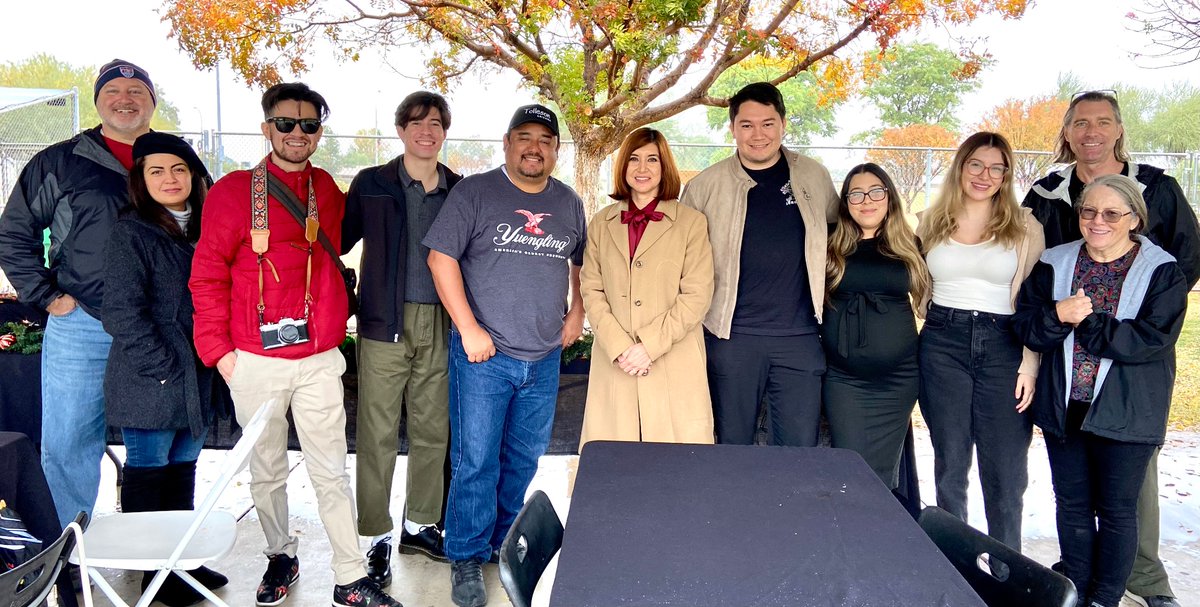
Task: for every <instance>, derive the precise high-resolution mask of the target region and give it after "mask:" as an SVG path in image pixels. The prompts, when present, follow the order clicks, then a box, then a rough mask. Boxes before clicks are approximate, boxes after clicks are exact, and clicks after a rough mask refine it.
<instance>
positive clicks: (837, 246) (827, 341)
mask: <svg viewBox="0 0 1200 607" xmlns="http://www.w3.org/2000/svg"><path fill="white" fill-rule="evenodd" d="M828 260H829V261H828V264H827V267H826V277H827V280H826V300H825V321H824V323H823V324H822V325H821V339H822V342H823V344H824V346H825V356H826V361H827V364H828V370H827V371H826V373H825V385H824V403H823V404H824V409H825V417H826V418H827V419H828V420H829V427H830V432H831V434H832V439H833V446H834V447H839V448H845V449H853V450H854V451H857V452H858V453H859V454H861V455H862V456H863V459H865V460H866V461H867V463H868V464H870V466H871V468H872V469H874V470H875V474H877V475H879V478H880V479H881V480H883V482H884V484H886V485H887V486H888V488H889V489H895V488H896V486H897V484H898V475H899V465H900V451H901V448H902V447H903V445H904V436H905V433H906V431H907V429H908V421H909V416H910V415H911V414H912V410H913V406H914V405H915V404H916V400H917V327H916V320H915V318H914V315H913V305H912V301H921V298H922V297H923V295H924V294H925V293H926V292H927V291H928V290H929V273H928V270H927V269H926V268H925V261H924V260H923V259H922V257H921V253H920V249H919V248H918V246H917V240H916V237H915V236H914V235H913V231H912V228H911V227H910V226H909V225H908V222H906V221H905V219H904V213H903V211H902V210H901V208H900V198H899V196H897V194H896V186H895V185H893V183H892V179H891V178H890V177H888V174H887V173H886V172H884V170H883V169H882V168H880V167H879V166H878V165H875V164H873V163H866V164H861V165H859V166H856V167H854V168H853V169H851V170H850V173H849V174H848V175H847V176H846V180H845V182H843V183H842V195H841V205H840V207H839V208H838V221H837V223H836V224H835V226H834V230H833V233H832V234H831V235H830V237H829V257H828Z"/></svg>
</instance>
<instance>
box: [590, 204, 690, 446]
mask: <svg viewBox="0 0 1200 607" xmlns="http://www.w3.org/2000/svg"><path fill="white" fill-rule="evenodd" d="M628 208H629V206H628V203H625V202H620V203H616V204H612V205H609V206H607V207H605V208H603V209H601V210H600V212H598V213H596V215H595V217H593V218H592V222H591V224H590V225H589V226H588V242H587V248H586V249H585V250H584V254H583V269H582V270H580V274H579V277H580V284H581V289H582V291H583V303H584V309H585V310H586V311H587V317H588V322H589V323H590V324H591V327H592V331H593V332H594V333H595V342H594V344H593V346H592V366H591V375H590V377H589V378H588V395H587V407H586V409H585V411H584V415H583V435H582V436H581V437H580V440H579V446H580V448H581V449H582V448H583V445H584V444H585V443H587V442H588V441H590V440H628V441H637V440H643V441H654V442H674V443H712V442H713V416H712V404H711V401H710V400H709V393H708V377H707V371H706V358H705V353H704V333H703V328H702V326H701V324H700V323H701V321H703V320H704V315H705V313H707V312H708V306H709V304H710V303H711V301H712V293H713V260H712V248H711V245H710V244H709V241H708V222H707V220H706V219H705V218H704V215H703V214H701V213H700V212H698V211H696V210H694V209H691V208H688V207H685V206H683V205H681V204H679V202H678V201H674V200H670V201H660V202H659V203H658V207H657V210H659V211H661V212H662V213H663V219H662V220H660V221H652V222H650V223H649V224H648V225H647V226H646V231H645V233H644V234H643V235H642V240H641V242H640V243H639V244H638V248H637V254H636V257H635V258H634V259H633V261H632V262H630V259H629V232H628V226H627V225H626V224H622V223H621V211H625V210H628ZM637 342H641V343H642V344H644V345H645V346H646V350H647V352H648V353H649V354H650V358H651V360H652V361H653V368H652V369H651V371H650V374H649V375H647V376H645V377H631V376H629V375H628V374H627V373H624V372H622V371H621V368H620V367H618V366H617V364H616V363H615V362H614V361H615V360H616V358H617V357H618V356H620V355H621V353H622V352H624V351H625V350H626V349H627V348H629V347H630V346H632V345H634V344H635V343H637Z"/></svg>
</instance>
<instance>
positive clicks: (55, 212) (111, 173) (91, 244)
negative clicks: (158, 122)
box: [0, 126, 129, 318]
mask: <svg viewBox="0 0 1200 607" xmlns="http://www.w3.org/2000/svg"><path fill="white" fill-rule="evenodd" d="M128 174H129V173H128V171H126V170H125V167H123V166H121V163H120V162H119V161H117V159H116V157H114V156H113V155H112V152H110V151H109V150H108V147H107V146H105V144H104V138H103V136H101V135H100V127H98V126H97V127H95V128H93V129H89V130H87V131H84V132H82V133H80V134H79V135H76V136H75V137H73V138H71V139H68V140H67V141H63V142H60V143H56V144H54V145H52V146H50V147H48V148H46V149H44V150H42V151H41V152H38V153H37V155H35V156H34V157H33V159H32V160H30V161H29V164H27V165H25V169H24V170H23V171H21V176H20V177H19V178H18V180H17V185H16V187H15V188H13V191H12V195H11V196H9V198H8V206H6V207H5V208H4V214H3V215H2V216H0V269H3V270H4V274H5V275H6V276H7V277H8V280H9V281H10V282H12V284H13V286H14V287H16V289H17V293H18V296H19V297H20V300H21V301H23V302H25V303H28V304H30V305H33V306H37V307H38V308H42V309H44V308H45V307H46V306H48V305H50V302H52V301H54V299H55V298H57V297H58V296H60V295H62V294H64V293H66V294H69V295H70V296H72V297H74V298H75V299H76V300H77V301H78V302H79V305H81V306H82V307H83V309H84V311H86V312H87V313H88V314H90V315H91V316H93V317H95V318H99V317H100V311H101V303H102V302H103V299H104V244H105V242H106V241H107V240H108V235H109V232H110V231H111V229H112V226H113V223H114V222H115V221H116V218H117V211H119V210H120V209H121V208H122V207H124V206H126V205H127V204H128V203H129V186H128V183H127V179H128ZM46 228H50V264H49V268H47V267H46V263H45V259H46V258H45V254H44V250H45V248H44V245H43V241H42V232H43V230H45V229H46Z"/></svg>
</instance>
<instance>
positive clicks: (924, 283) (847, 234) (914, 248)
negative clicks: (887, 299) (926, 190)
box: [825, 162, 930, 302]
mask: <svg viewBox="0 0 1200 607" xmlns="http://www.w3.org/2000/svg"><path fill="white" fill-rule="evenodd" d="M863 173H870V174H871V175H874V176H875V177H878V178H879V181H881V182H883V189H884V190H886V191H887V200H888V203H887V215H886V216H885V217H884V218H883V225H881V226H880V229H879V231H878V232H877V236H876V237H877V238H878V242H879V252H880V253H882V254H884V255H886V256H888V257H891V258H893V259H899V260H900V261H902V262H904V266H905V267H906V268H907V269H908V293H909V295H910V296H912V299H913V301H914V302H920V301H921V300H922V299H923V298H924V297H925V294H926V293H928V292H929V284H930V281H929V270H928V269H927V268H926V267H925V258H924V257H922V256H921V250H920V247H919V246H918V245H917V237H916V235H915V234H913V230H912V228H911V227H910V226H909V225H908V222H907V221H905V220H904V210H903V209H902V208H901V207H900V195H899V194H898V193H897V192H896V184H895V183H893V182H892V178H891V176H889V175H888V174H887V171H884V170H883V168H882V167H880V166H879V165H877V164H875V163H873V162H868V163H865V164H860V165H858V166H856V167H854V168H852V169H850V172H849V173H847V174H846V179H845V181H843V182H842V196H841V202H840V204H838V218H837V224H835V226H834V229H833V234H831V235H830V236H829V255H828V256H827V257H826V262H825V285H826V286H825V300H826V301H828V300H829V295H830V294H831V293H833V291H834V289H836V288H837V286H838V284H840V283H841V282H842V277H843V276H844V275H845V273H846V258H847V257H849V256H850V255H853V254H854V251H856V250H858V241H859V240H862V236H863V232H862V228H861V227H859V225H858V223H856V222H855V221H854V218H853V217H852V216H851V215H850V201H849V195H850V180H851V179H853V178H854V176H856V175H862V174H863Z"/></svg>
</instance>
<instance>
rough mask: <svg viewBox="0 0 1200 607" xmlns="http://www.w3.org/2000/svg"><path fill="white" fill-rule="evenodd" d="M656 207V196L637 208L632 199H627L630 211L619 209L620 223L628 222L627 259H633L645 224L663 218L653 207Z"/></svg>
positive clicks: (643, 232) (644, 231) (644, 230)
mask: <svg viewBox="0 0 1200 607" xmlns="http://www.w3.org/2000/svg"><path fill="white" fill-rule="evenodd" d="M657 207H658V198H655V199H654V200H651V201H650V204H648V205H646V206H645V207H644V208H641V209H639V208H637V205H635V204H633V200H630V201H629V208H631V209H633V210H632V211H621V223H626V224H629V259H633V254H634V253H635V252H636V251H637V246H638V243H639V242H641V241H642V234H645V233H646V226H647V225H649V224H650V222H651V221H658V220H660V219H662V218H663V214H662V212H660V211H655V210H654V209H655V208H657Z"/></svg>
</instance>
